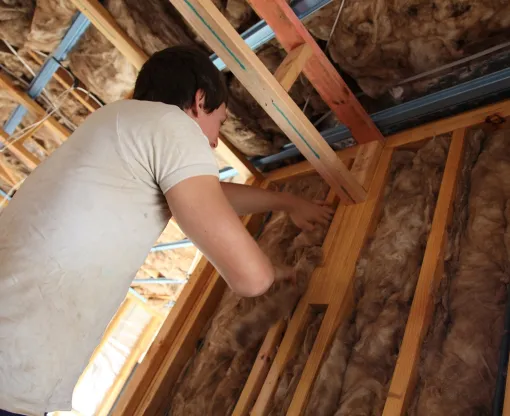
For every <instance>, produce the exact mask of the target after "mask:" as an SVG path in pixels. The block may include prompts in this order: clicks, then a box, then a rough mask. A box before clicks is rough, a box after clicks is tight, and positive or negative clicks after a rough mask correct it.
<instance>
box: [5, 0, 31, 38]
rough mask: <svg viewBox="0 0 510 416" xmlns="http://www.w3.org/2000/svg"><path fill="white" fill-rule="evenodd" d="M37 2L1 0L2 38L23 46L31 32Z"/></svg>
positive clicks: (29, 0)
mask: <svg viewBox="0 0 510 416" xmlns="http://www.w3.org/2000/svg"><path fill="white" fill-rule="evenodd" d="M34 9H35V0H0V38H2V39H6V40H7V41H8V42H9V43H10V44H12V45H15V46H23V43H24V42H25V39H26V37H27V35H28V32H29V30H30V23H31V22H32V16H33V14H34Z"/></svg>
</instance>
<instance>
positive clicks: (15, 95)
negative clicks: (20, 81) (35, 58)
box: [0, 71, 71, 141]
mask: <svg viewBox="0 0 510 416" xmlns="http://www.w3.org/2000/svg"><path fill="white" fill-rule="evenodd" d="M0 88H3V89H5V90H6V91H7V92H8V93H9V95H10V96H11V97H12V99H13V100H15V101H16V102H17V103H18V104H21V105H22V106H23V107H25V108H26V109H27V110H28V111H29V112H30V113H32V114H33V115H35V116H36V117H37V118H38V119H42V118H43V117H46V110H45V109H44V108H43V107H41V106H40V105H39V104H37V103H36V102H35V101H34V100H33V99H32V98H31V97H30V96H29V95H28V94H27V93H25V92H23V91H21V90H20V89H19V88H18V87H16V86H15V85H14V82H13V80H12V78H11V77H10V76H9V75H8V74H7V73H5V72H4V71H1V72H0ZM44 125H45V126H46V127H47V128H48V129H49V130H51V131H52V132H53V133H54V134H55V135H56V137H57V138H60V139H61V140H63V141H65V140H67V138H68V137H69V136H70V135H71V132H70V131H69V129H68V128H67V127H65V126H63V125H62V124H60V123H59V122H58V121H57V119H55V118H54V117H52V116H49V117H47V118H46V120H45V121H44Z"/></svg>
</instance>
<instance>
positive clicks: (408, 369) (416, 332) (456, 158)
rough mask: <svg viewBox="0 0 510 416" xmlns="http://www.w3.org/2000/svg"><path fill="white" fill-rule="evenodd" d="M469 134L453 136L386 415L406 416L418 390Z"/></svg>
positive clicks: (456, 131) (463, 130) (455, 134)
mask: <svg viewBox="0 0 510 416" xmlns="http://www.w3.org/2000/svg"><path fill="white" fill-rule="evenodd" d="M465 133H466V130H465V129H463V128H462V129H459V130H455V132H454V133H453V138H452V140H451V144H450V150H449V151H448V159H447V161H446V167H445V170H444V174H443V179H442V182H441V188H440V190H439V197H438V200H437V204H436V209H435V211H434V218H433V220H432V228H431V230H430V234H429V237H428V241H427V247H426V249H425V254H424V257H423V262H422V266H421V270H420V275H419V278H418V283H417V286H416V291H415V293H414V298H413V303H412V306H411V311H410V313H409V317H408V318H407V324H406V329H405V333H404V338H403V341H402V345H401V347H400V352H399V355H398V359H397V364H396V367H395V371H394V373H393V378H392V380H391V384H390V389H389V392H388V397H387V399H386V404H385V406H384V411H383V416H397V415H404V414H405V413H406V410H407V404H408V402H409V399H410V398H411V395H412V393H413V390H414V386H415V382H416V376H417V371H418V366H419V363H420V353H421V346H422V343H423V340H424V338H425V335H426V334H427V332H428V330H429V326H430V322H431V320H432V315H433V313H434V305H435V293H436V290H437V288H438V286H439V282H440V281H441V279H442V277H443V271H444V254H445V248H446V244H447V239H448V225H449V223H450V222H451V217H452V213H453V205H454V202H455V191H456V187H457V182H458V177H459V174H460V172H461V170H462V159H463V157H462V156H463V149H464V136H465Z"/></svg>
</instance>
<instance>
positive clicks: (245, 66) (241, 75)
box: [171, 0, 366, 202]
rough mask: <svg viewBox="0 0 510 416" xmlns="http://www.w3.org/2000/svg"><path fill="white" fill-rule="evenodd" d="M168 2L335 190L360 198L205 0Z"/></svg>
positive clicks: (336, 162) (334, 160) (348, 199)
mask: <svg viewBox="0 0 510 416" xmlns="http://www.w3.org/2000/svg"><path fill="white" fill-rule="evenodd" d="M171 2H172V4H173V5H174V6H175V7H176V8H177V10H178V11H179V12H180V13H181V14H182V16H183V17H184V19H185V20H186V21H187V22H188V23H189V24H190V25H191V26H192V27H193V28H194V29H195V31H197V33H198V34H199V35H200V36H201V37H202V38H203V39H204V40H205V41H206V42H207V43H208V45H209V46H210V47H211V48H212V49H213V50H214V51H215V52H216V53H217V54H218V56H220V57H221V58H222V59H223V61H224V62H225V63H226V64H227V65H228V67H229V68H230V70H231V71H232V72H233V73H234V75H235V76H236V77H237V78H238V79H239V80H240V81H241V83H242V84H243V85H244V87H245V88H246V89H247V90H248V91H249V92H250V93H251V94H252V96H253V97H254V99H255V100H256V101H257V102H258V103H259V104H260V105H261V106H262V108H264V110H265V111H266V112H267V113H268V114H269V116H270V117H271V118H272V119H273V120H274V121H275V123H276V124H277V125H278V126H279V127H280V128H281V129H282V131H283V132H284V133H285V134H286V135H287V137H288V138H289V139H290V140H291V141H292V142H294V144H295V145H296V147H297V148H298V149H299V150H300V152H301V153H302V154H303V155H304V156H305V157H306V158H307V159H308V160H309V161H310V163H312V165H313V166H314V167H315V168H316V170H317V172H318V173H319V174H320V175H321V176H322V177H323V178H324V179H325V180H326V181H327V182H328V183H329V184H330V186H331V187H332V188H333V189H334V190H335V191H336V192H337V194H338V195H339V196H340V197H341V198H343V199H344V200H345V201H346V202H352V201H356V202H359V201H362V200H363V199H364V198H365V197H366V192H365V190H364V189H363V187H362V186H361V185H360V184H359V183H358V182H357V181H356V180H355V179H354V177H353V176H352V175H351V174H350V172H349V171H348V169H347V168H346V167H345V165H344V164H343V163H342V162H341V161H340V160H339V159H338V158H337V157H336V155H335V152H334V151H333V150H332V149H331V147H330V146H329V145H328V143H327V142H326V141H325V140H324V139H323V137H322V136H321V135H320V133H319V132H318V131H317V129H316V128H315V127H314V126H313V124H312V123H311V122H310V121H309V120H308V119H307V118H306V117H305V115H304V114H303V112H302V111H301V110H300V109H299V107H298V106H297V105H296V103H294V101H293V100H292V99H291V98H290V96H289V94H288V93H287V92H286V91H285V89H284V88H283V87H282V86H281V85H280V84H279V83H278V81H277V80H276V79H275V77H274V76H273V75H272V74H271V73H270V72H269V70H268V69H267V68H266V67H265V66H264V64H263V63H262V62H261V61H260V59H259V58H258V57H257V55H255V53H254V52H253V51H252V50H251V49H250V48H249V47H248V45H247V44H246V43H245V42H244V41H243V39H242V38H241V36H240V35H239V34H238V33H237V32H236V31H235V29H234V28H233V27H232V25H231V24H230V23H229V22H228V20H227V19H226V18H225V17H224V16H223V15H222V14H221V13H220V12H219V10H218V9H217V8H216V7H215V6H214V4H213V3H212V2H211V0H171Z"/></svg>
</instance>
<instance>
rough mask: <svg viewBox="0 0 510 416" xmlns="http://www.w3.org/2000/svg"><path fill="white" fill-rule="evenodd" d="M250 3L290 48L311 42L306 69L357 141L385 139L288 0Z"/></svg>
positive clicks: (258, 0) (319, 90)
mask: <svg viewBox="0 0 510 416" xmlns="http://www.w3.org/2000/svg"><path fill="white" fill-rule="evenodd" d="M248 3H250V5H251V6H252V7H253V9H254V10H255V12H256V13H257V14H258V15H259V16H260V17H261V18H262V19H264V20H265V21H266V22H267V23H268V25H269V26H270V27H271V28H272V29H273V31H274V32H275V35H276V38H277V39H278V41H279V42H280V43H281V45H282V46H283V47H284V48H285V50H286V51H287V52H290V51H292V50H293V49H294V48H296V47H297V46H299V45H302V44H303V43H306V44H308V45H309V46H310V48H311V49H312V52H313V54H312V56H311V57H310V59H308V60H307V62H306V65H305V66H304V70H303V73H304V74H305V75H306V77H307V78H308V80H309V81H310V82H311V84H312V85H313V86H314V87H315V89H316V90H317V92H318V93H319V94H320V96H321V97H322V99H323V100H324V102H325V103H326V104H327V105H328V106H329V108H331V110H332V111H333V113H334V114H335V115H336V116H337V117H338V119H339V120H340V121H341V122H342V123H343V124H345V125H346V126H347V127H348V128H349V130H350V131H351V133H352V135H353V137H354V138H355V139H356V141H357V142H358V143H360V144H361V143H367V142H370V141H373V140H379V141H381V142H383V141H384V138H383V136H382V134H381V132H380V131H379V130H378V129H377V127H376V126H375V124H374V122H373V121H372V119H371V118H370V116H369V115H368V114H367V112H366V111H365V109H364V108H363V107H362V106H361V104H360V103H359V101H358V100H357V99H356V97H355V96H354V94H353V93H352V92H351V90H350V89H349V87H348V86H347V84H346V83H345V82H344V80H343V79H342V77H341V76H340V74H339V73H338V71H337V70H336V69H335V67H334V66H333V64H332V63H331V62H330V60H329V59H328V58H327V56H326V55H325V54H324V52H323V51H322V49H321V48H320V47H319V45H318V44H317V42H315V39H314V38H313V36H312V35H311V34H310V33H309V32H308V30H307V29H306V27H305V26H304V25H303V23H302V22H301V21H300V20H299V18H298V17H297V16H296V14H295V13H294V12H293V11H292V9H291V7H290V6H289V4H288V2H287V1H286V0H273V1H267V0H248ZM224 61H225V60H224ZM225 62H226V61H225Z"/></svg>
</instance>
